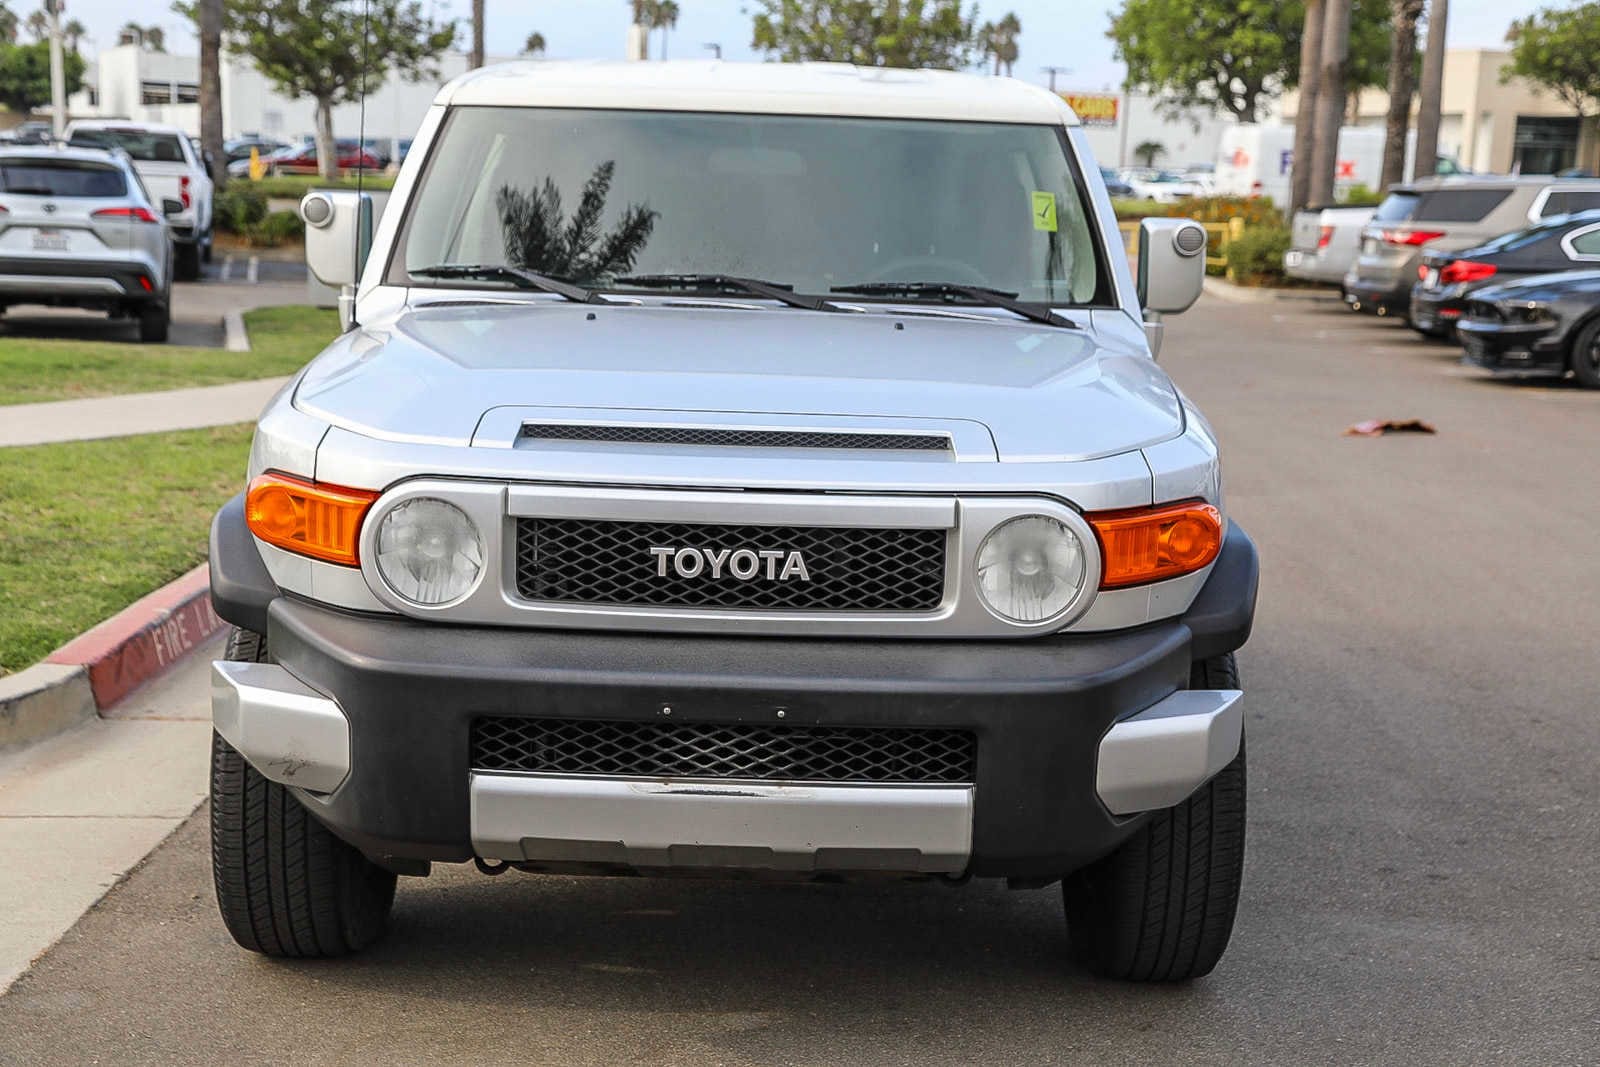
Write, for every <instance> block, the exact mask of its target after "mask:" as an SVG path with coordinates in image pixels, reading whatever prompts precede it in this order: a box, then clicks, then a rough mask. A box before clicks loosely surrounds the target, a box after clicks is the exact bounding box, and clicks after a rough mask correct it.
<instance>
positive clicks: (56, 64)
mask: <svg viewBox="0 0 1600 1067" xmlns="http://www.w3.org/2000/svg"><path fill="white" fill-rule="evenodd" d="M44 10H45V14H46V15H48V16H49V17H50V127H51V131H52V132H53V133H54V134H55V135H56V137H57V138H60V136H61V135H62V134H64V133H66V132H67V66H66V57H65V56H64V55H63V54H62V51H61V0H44Z"/></svg>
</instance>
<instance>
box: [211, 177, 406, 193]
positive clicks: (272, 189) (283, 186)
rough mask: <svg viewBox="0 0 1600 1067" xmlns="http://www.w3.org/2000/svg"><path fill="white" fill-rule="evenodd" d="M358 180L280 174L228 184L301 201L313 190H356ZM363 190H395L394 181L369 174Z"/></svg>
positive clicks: (239, 180)
mask: <svg viewBox="0 0 1600 1067" xmlns="http://www.w3.org/2000/svg"><path fill="white" fill-rule="evenodd" d="M355 187H356V179H355V177H354V176H353V175H352V176H350V177H346V178H340V179H339V180H338V181H333V182H330V181H324V180H323V179H321V178H318V177H315V176H312V175H308V174H280V175H278V176H277V177H275V178H274V177H270V176H269V177H265V178H262V179H261V180H260V181H258V182H252V181H249V180H247V179H243V178H233V179H231V180H230V181H229V182H228V188H230V189H234V188H239V189H254V190H255V191H256V192H258V193H260V194H261V195H262V196H268V197H294V198H295V199H299V198H300V197H302V196H305V195H306V193H308V192H310V191H311V190H312V189H354V188H355ZM361 188H362V189H363V190H364V191H368V192H376V191H379V190H384V189H393V188H394V179H393V178H391V177H389V176H388V175H387V174H368V175H367V176H366V177H364V178H362V179H361Z"/></svg>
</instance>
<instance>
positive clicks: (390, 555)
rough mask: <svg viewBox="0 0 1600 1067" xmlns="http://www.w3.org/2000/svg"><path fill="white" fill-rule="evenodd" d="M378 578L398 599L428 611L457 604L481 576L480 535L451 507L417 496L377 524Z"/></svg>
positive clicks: (438, 501) (467, 519)
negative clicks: (435, 607) (425, 608)
mask: <svg viewBox="0 0 1600 1067" xmlns="http://www.w3.org/2000/svg"><path fill="white" fill-rule="evenodd" d="M377 545H378V551H377V559H378V573H379V574H380V575H382V576H383V580H384V581H385V582H387V583H388V585H389V588H390V589H393V590H394V591H395V593H396V594H397V595H398V596H401V597H403V598H405V599H406V600H409V601H411V602H412V603H414V604H421V605H424V606H427V607H432V606H434V605H437V604H448V603H450V602H451V601H453V600H460V599H461V598H462V597H464V596H466V595H467V593H469V592H471V591H472V587H473V586H474V585H476V584H477V582H478V576H479V575H480V574H482V573H483V536H482V535H481V534H479V533H478V528H477V526H475V525H473V522H472V520H471V519H469V518H467V516H466V513H465V512H463V511H462V510H461V509H460V508H458V507H456V506H455V505H454V504H447V503H445V502H444V501H443V500H435V499H433V498H432V497H417V498H416V499H414V500H407V501H406V502H405V503H403V504H400V505H397V506H396V507H394V508H392V509H390V511H389V512H388V514H386V515H384V517H383V521H382V522H381V523H379V525H378V537H377Z"/></svg>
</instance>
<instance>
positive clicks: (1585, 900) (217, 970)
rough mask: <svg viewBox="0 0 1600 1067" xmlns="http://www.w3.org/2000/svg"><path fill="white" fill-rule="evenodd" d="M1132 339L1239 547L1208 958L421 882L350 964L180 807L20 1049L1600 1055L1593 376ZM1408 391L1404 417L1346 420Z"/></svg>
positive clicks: (1355, 339) (882, 896) (1241, 310)
mask: <svg viewBox="0 0 1600 1067" xmlns="http://www.w3.org/2000/svg"><path fill="white" fill-rule="evenodd" d="M1165 362H1166V364H1167V365H1168V366H1169V367H1170V368H1171V369H1172V370H1173V372H1174V373H1175V375H1176V376H1177V378H1178V379H1179V381H1180V383H1181V384H1182V385H1183V387H1184V388H1185V389H1186V390H1188V391H1189V392H1190V393H1191V394H1192V395H1193V396H1194V397H1195V398H1196V399H1197V400H1198V401H1199V402H1200V403H1201V404H1202V405H1203V407H1204V408H1205V409H1206V411H1207V412H1208V414H1209V415H1210V417H1211V419H1212V421H1213V422H1214V423H1215V425H1216V426H1217V428H1218V430H1219V432H1220V434H1221V436H1222V439H1223V441H1224V446H1225V455H1226V464H1227V466H1226V471H1227V484H1228V494H1229V504H1230V506H1231V509H1232V512H1233V514H1234V515H1235V517H1236V518H1238V519H1239V520H1240V521H1241V522H1243V523H1244V524H1245V525H1246V526H1247V527H1248V528H1249V530H1250V531H1251V533H1252V534H1254V536H1255V537H1256V538H1257V541H1258V543H1259V545H1260V548H1261V554H1262V558H1263V562H1264V572H1263V586H1262V598H1261V611H1260V615H1259V617H1258V620H1257V628H1256V635H1255V637H1254V639H1253V640H1252V642H1251V643H1250V645H1249V646H1248V647H1247V648H1246V649H1245V650H1244V651H1243V652H1242V653H1241V657H1240V659H1241V666H1242V670H1243V672H1244V679H1245V686H1246V689H1247V691H1248V694H1249V695H1248V700H1249V713H1248V724H1249V725H1248V730H1249V735H1250V759H1251V768H1250V776H1251V777H1250V804H1251V819H1252V822H1251V829H1250V846H1249V854H1248V866H1247V870H1246V883H1245V894H1244V899H1243V903H1242V906H1241V908H1240V912H1239V922H1238V927H1237V930H1236V933H1235V936H1234V941H1233V947H1232V949H1231V951H1230V952H1229V954H1228V955H1227V956H1226V957H1225V958H1224V960H1223V962H1222V965H1221V967H1220V968H1219V970H1218V971H1217V972H1216V973H1215V974H1214V975H1213V976H1212V977H1211V978H1209V979H1207V980H1204V981H1200V982H1196V983H1194V984H1192V985H1189V986H1187V987H1180V988H1143V987H1132V986H1120V985H1112V984H1106V983H1101V982H1098V981H1095V980H1092V979H1090V978H1088V977H1087V976H1085V975H1084V974H1082V973H1080V972H1077V971H1074V970H1073V969H1072V968H1071V967H1070V966H1068V965H1067V964H1066V963H1065V962H1063V951H1064V948H1065V934H1064V931H1063V928H1062V922H1061V917H1060V910H1059V909H1060V903H1059V898H1058V897H1057V895H1056V893H1055V892H1054V891H1052V890H1039V891H1029V892H1008V891H1006V890H1005V889H1003V888H1001V887H999V886H996V885H985V884H973V885H969V886H967V887H965V888H961V889H951V888H947V887H944V886H939V885H908V886H876V887H839V886H823V885H804V886H781V887H774V886H758V885H750V884H741V883H734V882H685V881H670V882H658V881H640V880H583V879H562V878H550V877H531V876H523V875H509V876H507V877H503V878H499V879H492V880H491V879H488V878H484V877H482V876H481V875H478V874H477V873H476V872H474V871H472V870H470V869H469V870H465V871H463V870H454V869H452V870H445V871H441V872H439V873H437V874H435V876H434V877H433V878H431V879H429V880H426V881H408V882H404V883H403V884H402V889H401V894H400V898H399V904H398V908H397V912H396V919H395V924H394V929H393V932H392V934H391V936H390V937H389V939H388V940H387V941H386V942H385V943H383V944H382V946H381V947H379V948H378V949H377V950H376V951H373V952H370V953H369V954H367V955H366V956H364V957H361V958H360V959H357V960H353V961H347V962H331V963H329V962H323V963H315V964H310V963H307V964H286V963H278V962H271V961H265V960H261V959H257V958H254V957H251V956H249V955H247V954H245V953H243V952H240V951H238V950H237V949H235V948H234V947H233V945H232V944H231V942H229V941H228V940H227V937H226V935H225V934H224V932H223V929H222V926H221V924H220V923H219V922H218V920H217V918H216V915H215V913H214V910H213V908H214V904H213V901H212V895H211V888H210V880H209V874H208V868H207V859H206V841H205V834H206V821H205V814H204V812H203V811H202V813H201V814H200V815H198V816H197V817H196V818H195V819H193V820H191V821H190V823H189V824H188V825H186V826H185V827H184V828H183V829H181V830H180V831H179V832H178V833H177V834H176V835H175V836H174V837H173V838H172V839H171V840H170V841H169V842H168V843H167V844H166V845H165V846H164V847H163V848H162V849H161V850H159V851H158V852H157V853H155V854H154V855H153V856H152V857H151V859H150V860H149V861H148V862H147V864H146V865H145V866H144V867H143V868H142V869H141V870H139V871H138V872H136V873H135V874H134V875H133V876H132V877H131V878H130V879H129V880H128V881H127V882H126V883H125V884H124V885H123V886H121V887H120V888H119V889H117V890H115V891H114V892H112V893H111V894H110V896H109V897H108V898H107V899H106V900H105V901H104V902H103V903H102V905H100V906H99V907H98V908H97V909H96V910H95V911H93V912H91V913H90V914H89V915H88V916H86V917H85V918H84V920H83V921H82V922H80V923H79V925H78V926H77V927H76V928H75V929H74V930H73V931H72V932H71V933H70V934H68V936H67V937H66V939H65V940H64V941H63V942H62V943H61V944H60V945H59V946H58V947H57V948H56V949H55V950H54V951H52V952H51V953H50V954H49V955H48V956H47V957H45V958H44V959H43V960H42V961H41V962H40V963H39V964H38V965H37V966H36V967H35V969H34V970H33V972H32V973H31V974H30V975H29V976H27V977H25V978H24V979H23V980H22V981H21V982H20V983H19V984H18V985H17V986H16V987H15V988H14V989H13V990H12V992H11V993H10V994H9V995H7V996H6V997H4V998H3V999H0V1061H3V1062H5V1063H7V1064H10V1063H17V1064H24V1063H26V1064H44V1063H90V1062H104V1063H112V1062H115V1063H146V1062H149V1063H216V1062H224V1061H226V1062H238V1063H255V1062H291V1061H293V1062H306V1063H352V1062H362V1063H368V1062H371V1063H389V1062H393V1063H421V1062H460V1063H517V1064H544V1063H559V1064H585V1063H617V1062H651V1063H694V1064H746V1063H804V1064H901V1063H904V1064H913V1063H914V1064H930V1063H985V1064H1012V1063H1016V1064H1024V1063H1025V1064H1034V1063H1095V1064H1109V1063H1183V1064H1202V1063H1228V1064H1242V1063H1261V1064H1301V1063H1316V1064H1328V1063H1362V1064H1367V1063H1400V1064H1406V1065H1408V1067H1414V1065H1418V1064H1452V1065H1456V1064H1469V1063H1528V1064H1594V1063H1597V1062H1600V847H1597V846H1600V834H1597V828H1600V819H1597V815H1596V809H1597V796H1596V794H1597V788H1596V787H1597V785H1600V713H1597V707H1596V697H1595V694H1596V693H1597V692H1600V655H1597V654H1596V646H1595V635H1596V633H1597V631H1600V627H1597V625H1596V624H1597V622H1600V606H1597V594H1600V578H1597V575H1600V567H1597V563H1596V558H1595V543H1596V542H1595V531H1596V530H1597V529H1600V493H1596V491H1595V486H1596V470H1597V461H1600V394H1592V393H1584V392H1581V391H1579V390H1578V389H1576V388H1573V387H1570V386H1561V385H1556V386H1548V385H1518V384H1511V383H1502V382H1491V381H1485V380H1483V379H1481V378H1480V377H1479V376H1477V375H1476V374H1475V373H1472V372H1468V371H1465V370H1463V369H1461V368H1459V367H1457V366H1456V365H1455V362H1454V354H1453V352H1452V350H1451V349H1448V348H1445V347H1440V346H1434V345H1429V344H1424V343H1422V342H1420V341H1415V340H1412V339H1411V335H1410V334H1409V333H1408V332H1407V331H1406V330H1405V329H1403V328H1402V327H1400V326H1398V325H1395V324H1392V323H1380V322H1378V321H1376V320H1370V319H1367V320H1362V319H1357V318H1355V317H1354V316H1352V315H1350V314H1349V313H1347V312H1345V311H1342V310H1339V309H1337V308H1335V307H1332V306H1329V305H1320V306H1319V305H1312V304H1308V303H1304V302H1294V303H1287V302H1285V303H1279V304H1275V305H1265V306H1240V305H1231V304H1226V303H1219V302H1217V301H1216V300H1215V299H1212V298H1208V299H1207V300H1206V301H1204V302H1203V303H1202V305H1201V306H1200V307H1199V308H1197V309H1196V310H1195V311H1193V312H1191V313H1190V314H1189V315H1188V316H1185V317H1184V318H1182V319H1178V320H1174V322H1173V324H1172V326H1171V331H1170V336H1169V338H1168V342H1167V352H1166V356H1165ZM1372 417H1393V418H1409V417H1420V418H1423V419H1426V420H1428V421H1429V422H1431V423H1433V424H1434V425H1435V426H1436V427H1437V428H1438V431H1439V432H1438V435H1437V436H1431V437H1428V436H1390V437H1385V438H1380V439H1357V438H1346V437H1342V436H1341V431H1342V430H1343V429H1344V427H1345V426H1347V425H1349V424H1351V423H1354V422H1357V421H1359V420H1362V419H1366V418H1372Z"/></svg>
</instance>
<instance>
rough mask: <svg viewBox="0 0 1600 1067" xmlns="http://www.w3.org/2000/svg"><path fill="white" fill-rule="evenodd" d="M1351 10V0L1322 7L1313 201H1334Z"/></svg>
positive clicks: (1313, 136) (1310, 194) (1328, 0)
mask: <svg viewBox="0 0 1600 1067" xmlns="http://www.w3.org/2000/svg"><path fill="white" fill-rule="evenodd" d="M1350 13H1351V3H1350V0H1326V6H1325V7H1324V8H1323V10H1322V77H1321V80H1320V81H1321V83H1320V84H1319V85H1318V86H1317V107H1316V123H1315V125H1313V126H1312V127H1311V185H1310V188H1309V189H1308V190H1307V191H1306V198H1307V203H1310V204H1331V203H1333V191H1334V184H1335V181H1334V173H1335V171H1336V170H1337V169H1338V163H1339V128H1340V127H1341V126H1343V125H1344V108H1345V81H1346V74H1347V73H1348V70H1349V61H1350Z"/></svg>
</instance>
